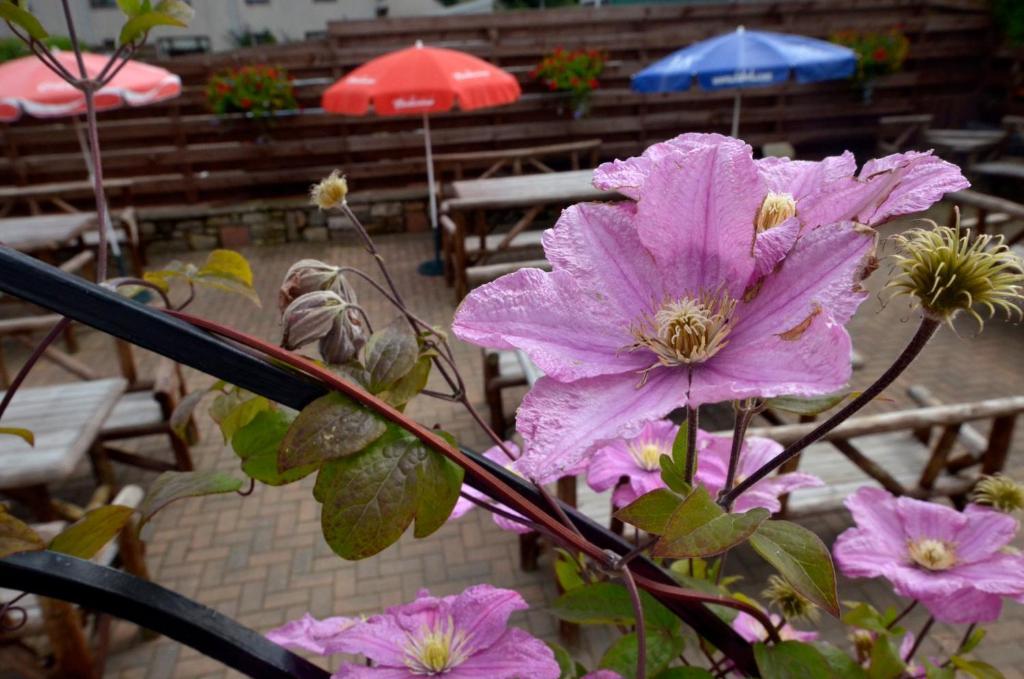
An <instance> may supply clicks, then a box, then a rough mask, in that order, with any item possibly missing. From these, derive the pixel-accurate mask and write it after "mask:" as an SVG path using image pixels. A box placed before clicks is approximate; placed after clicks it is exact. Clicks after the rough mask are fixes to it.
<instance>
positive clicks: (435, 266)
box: [418, 112, 444, 276]
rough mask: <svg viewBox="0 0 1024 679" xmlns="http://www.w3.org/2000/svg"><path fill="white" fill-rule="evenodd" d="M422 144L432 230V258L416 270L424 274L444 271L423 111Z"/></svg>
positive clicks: (438, 273) (425, 118)
mask: <svg viewBox="0 0 1024 679" xmlns="http://www.w3.org/2000/svg"><path fill="white" fill-rule="evenodd" d="M423 145H424V147H425V150H426V153H427V194H428V196H429V200H430V228H431V229H433V230H434V259H433V260H427V261H426V262H423V263H421V264H420V266H419V268H418V271H419V272H420V273H421V274H423V275H424V276H440V275H441V274H442V273H444V263H443V262H442V261H441V230H440V229H439V228H438V226H437V193H436V192H435V191H434V153H433V149H432V148H431V144H430V117H429V116H428V115H427V114H426V112H424V113H423Z"/></svg>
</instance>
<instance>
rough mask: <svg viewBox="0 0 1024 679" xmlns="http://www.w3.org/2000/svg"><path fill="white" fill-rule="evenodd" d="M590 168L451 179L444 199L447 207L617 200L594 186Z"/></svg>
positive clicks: (469, 208)
mask: <svg viewBox="0 0 1024 679" xmlns="http://www.w3.org/2000/svg"><path fill="white" fill-rule="evenodd" d="M593 176H594V171H593V170H573V171H571V172H548V173H543V174H527V175H518V176H515V177H498V178H495V179H465V180H462V181H457V182H452V184H451V187H452V193H453V195H454V197H453V198H451V199H449V200H447V201H445V206H446V207H447V209H449V210H472V209H486V208H502V207H519V206H524V205H543V204H545V203H561V204H564V205H569V204H570V203H578V202H581V201H586V200H619V199H621V198H622V196H620V195H619V194H617V193H615V192H613V191H600V190H598V189H595V188H594V185H593V184H592V183H591V180H592V178H593Z"/></svg>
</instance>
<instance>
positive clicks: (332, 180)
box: [309, 170, 348, 210]
mask: <svg viewBox="0 0 1024 679" xmlns="http://www.w3.org/2000/svg"><path fill="white" fill-rule="evenodd" d="M347 195H348V182H347V181H346V180H345V177H343V176H342V175H340V174H338V171H337V170H334V171H333V172H331V174H329V175H328V176H327V177H325V178H324V179H321V180H320V183H319V184H313V186H312V187H310V189H309V202H311V203H312V204H313V205H316V206H317V207H318V208H320V209H321V210H330V209H331V208H334V207H341V206H342V205H344V204H345V197H346V196H347Z"/></svg>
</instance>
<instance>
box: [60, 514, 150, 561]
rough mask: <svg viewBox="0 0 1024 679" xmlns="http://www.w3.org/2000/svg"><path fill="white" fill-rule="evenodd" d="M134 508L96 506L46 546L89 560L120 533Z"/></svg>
mask: <svg viewBox="0 0 1024 679" xmlns="http://www.w3.org/2000/svg"><path fill="white" fill-rule="evenodd" d="M134 511H135V510H134V509H132V508H131V507H124V506H122V505H106V506H103V507H97V508H96V509H93V510H92V511H89V512H86V514H85V516H83V517H82V518H81V519H79V520H78V521H75V522H74V523H73V524H71V525H70V526H68V527H67V528H65V529H64V530H62V531H61V532H60V534H58V535H57V536H56V537H55V538H53V540H51V541H50V546H49V547H48V549H50V550H53V551H54V552H60V553H61V554H70V555H71V556H77V557H78V558H79V559H91V558H92V557H94V556H96V553H97V552H99V551H100V550H101V549H103V546H104V545H105V544H107V543H108V542H110V541H111V540H112V539H113V538H114V537H115V536H116V535H117V534H118V533H120V532H121V529H122V528H124V527H125V524H127V523H128V521H129V520H130V519H131V518H132V513H133V512H134Z"/></svg>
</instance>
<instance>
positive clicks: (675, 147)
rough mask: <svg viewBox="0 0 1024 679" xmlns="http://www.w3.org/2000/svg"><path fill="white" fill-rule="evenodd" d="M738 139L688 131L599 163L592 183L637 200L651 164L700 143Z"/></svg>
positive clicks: (599, 187)
mask: <svg viewBox="0 0 1024 679" xmlns="http://www.w3.org/2000/svg"><path fill="white" fill-rule="evenodd" d="M736 141H737V140H735V139H732V138H731V137H726V136H723V135H720V134H705V133H701V132H687V133H684V134H681V135H679V136H678V137H675V138H673V139H669V140H668V141H664V142H661V143H658V144H653V145H651V146H649V147H647V149H646V150H645V151H644V152H643V155H642V156H637V157H634V158H627V159H626V160H613V161H612V162H610V163H602V164H601V165H598V166H597V169H596V170H594V186H595V187H596V188H598V189H601V190H602V191H618V192H619V193H621V194H622V195H624V196H626V197H627V198H632V199H633V200H637V199H638V198H639V197H640V189H641V188H642V187H643V185H644V181H645V180H646V179H647V175H648V174H649V173H650V171H651V166H652V165H653V164H655V163H656V162H658V161H660V160H661V159H662V158H664V157H665V156H667V155H670V154H672V153H675V152H677V151H682V152H684V153H685V152H687V151H691V150H693V149H695V148H700V147H702V146H717V145H719V144H724V143H730V144H731V143H735V142H736Z"/></svg>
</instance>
